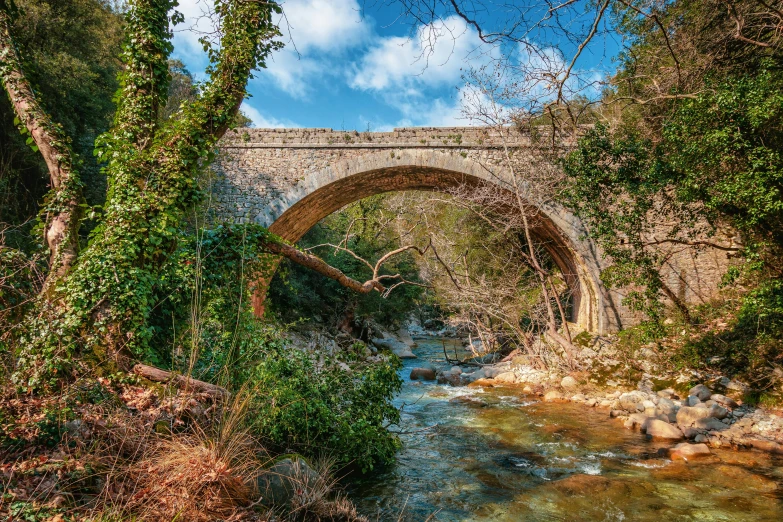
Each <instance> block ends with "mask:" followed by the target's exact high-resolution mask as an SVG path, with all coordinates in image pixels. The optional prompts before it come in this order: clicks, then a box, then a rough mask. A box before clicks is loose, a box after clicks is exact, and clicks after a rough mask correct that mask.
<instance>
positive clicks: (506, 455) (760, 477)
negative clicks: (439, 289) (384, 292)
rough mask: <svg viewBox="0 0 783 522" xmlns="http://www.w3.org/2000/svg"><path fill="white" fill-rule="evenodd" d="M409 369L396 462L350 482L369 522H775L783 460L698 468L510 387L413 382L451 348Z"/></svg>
mask: <svg viewBox="0 0 783 522" xmlns="http://www.w3.org/2000/svg"><path fill="white" fill-rule="evenodd" d="M417 342H418V348H416V349H414V353H416V355H417V356H418V357H419V358H418V359H413V360H406V361H405V365H404V368H403V369H402V370H401V375H402V377H403V379H404V381H405V383H404V385H403V389H402V392H401V393H400V395H399V397H397V399H396V404H397V405H398V406H402V407H403V410H402V423H401V426H399V428H398V429H400V430H401V431H402V432H403V434H402V435H401V438H402V441H403V445H404V446H403V449H402V450H401V451H400V453H399V455H398V460H397V463H396V464H395V465H394V466H393V467H390V468H388V469H384V470H379V471H376V472H374V473H371V474H369V475H366V476H364V477H360V478H358V479H354V480H353V481H352V482H351V483H350V484H349V485H348V493H349V495H350V497H351V499H352V500H353V501H354V503H355V504H356V505H357V507H358V508H359V510H360V512H362V513H364V514H366V515H368V516H369V518H370V519H371V520H376V519H377V520H381V521H386V520H391V521H394V520H416V521H423V520H428V517H431V518H429V520H441V521H473V520H476V521H484V520H492V521H528V520H529V521H561V520H563V521H565V520H568V521H620V520H628V521H655V522H662V521H670V520H671V521H675V520H677V521H679V520H682V521H691V520H692V521H779V520H783V459H782V458H781V457H778V456H771V455H768V454H764V453H760V452H734V451H731V450H714V456H713V457H710V458H709V459H707V460H705V461H701V462H693V463H686V462H682V461H677V462H672V461H670V460H668V459H664V458H660V457H659V456H658V449H659V448H661V447H665V446H667V444H666V443H658V442H652V441H647V440H646V438H645V436H644V435H642V434H640V433H638V432H632V431H629V430H626V429H624V428H623V426H622V424H621V423H620V422H618V421H615V420H611V419H609V417H608V415H607V412H606V411H598V410H591V409H588V408H587V407H585V406H584V405H577V404H573V403H566V404H552V403H543V402H540V401H539V400H538V398H537V397H533V396H525V395H523V394H522V393H521V391H520V390H519V389H518V388H503V387H495V388H486V389H482V388H473V387H471V388H469V387H452V386H448V385H439V384H435V383H422V382H417V381H411V380H410V379H409V378H408V375H409V374H410V371H411V369H412V368H415V367H417V366H422V365H424V363H426V362H430V363H432V364H434V365H435V366H436V367H447V363H446V361H445V358H444V354H443V344H442V343H443V342H446V343H448V344H447V349H448V352H449V356H450V357H453V355H452V354H453V353H454V352H453V351H454V350H455V349H458V348H457V347H456V346H455V344H454V341H450V340H445V341H444V340H441V339H426V340H419V341H417Z"/></svg>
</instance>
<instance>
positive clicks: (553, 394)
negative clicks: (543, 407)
mask: <svg viewBox="0 0 783 522" xmlns="http://www.w3.org/2000/svg"><path fill="white" fill-rule="evenodd" d="M562 399H563V394H562V393H560V392H559V391H557V390H549V391H548V392H546V393H545V394H544V400H545V401H559V400H562Z"/></svg>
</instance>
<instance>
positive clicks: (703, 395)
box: [688, 384, 712, 401]
mask: <svg viewBox="0 0 783 522" xmlns="http://www.w3.org/2000/svg"><path fill="white" fill-rule="evenodd" d="M688 395H689V396H692V395H695V396H696V397H698V398H699V400H700V401H706V400H707V399H709V398H710V395H712V390H710V389H709V388H707V387H706V386H704V385H703V384H697V385H696V386H694V387H693V388H691V389H690V391H689V392H688Z"/></svg>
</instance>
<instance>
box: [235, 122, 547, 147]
mask: <svg viewBox="0 0 783 522" xmlns="http://www.w3.org/2000/svg"><path fill="white" fill-rule="evenodd" d="M544 136H546V133H545V131H542V133H536V136H535V137H536V138H538V137H544ZM533 141H534V140H533V139H532V137H531V135H530V133H529V132H521V131H519V130H517V129H510V128H508V129H504V130H503V131H502V132H501V130H500V129H497V128H491V127H410V128H408V127H406V128H398V129H394V130H393V131H388V132H360V131H357V130H347V131H341V130H334V129H326V128H301V129H236V130H234V131H231V132H229V133H227V134H226V137H225V138H224V139H223V141H222V142H221V146H222V147H228V148H267V147H275V148H278V147H279V148H298V147H305V148H313V147H327V148H393V147H403V148H458V149H459V148H461V149H465V148H497V147H503V146H504V145H507V146H511V147H526V146H530V145H532V144H533Z"/></svg>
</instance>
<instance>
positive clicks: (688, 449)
mask: <svg viewBox="0 0 783 522" xmlns="http://www.w3.org/2000/svg"><path fill="white" fill-rule="evenodd" d="M711 454H712V453H711V452H710V448H708V447H707V445H706V444H703V443H700V444H690V443H688V442H681V443H680V444H677V445H676V446H675V447H674V448H672V449H671V450H669V458H671V459H672V460H678V459H682V460H691V459H697V458H703V457H709V456H710V455H711Z"/></svg>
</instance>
